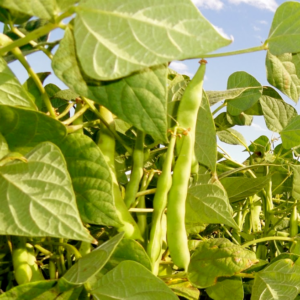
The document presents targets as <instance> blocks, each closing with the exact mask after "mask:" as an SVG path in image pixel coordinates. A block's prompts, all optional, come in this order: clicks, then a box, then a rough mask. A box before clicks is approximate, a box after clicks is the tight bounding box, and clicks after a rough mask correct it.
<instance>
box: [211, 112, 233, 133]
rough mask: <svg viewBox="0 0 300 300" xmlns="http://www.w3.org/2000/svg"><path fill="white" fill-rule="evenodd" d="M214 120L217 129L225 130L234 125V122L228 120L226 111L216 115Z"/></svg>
mask: <svg viewBox="0 0 300 300" xmlns="http://www.w3.org/2000/svg"><path fill="white" fill-rule="evenodd" d="M214 122H215V126H216V130H217V131H223V130H226V129H228V128H230V127H233V126H234V125H233V124H231V123H229V122H228V119H227V113H226V112H222V113H220V114H219V115H218V116H217V117H215V119H214Z"/></svg>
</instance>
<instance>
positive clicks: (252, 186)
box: [221, 177, 270, 202]
mask: <svg viewBox="0 0 300 300" xmlns="http://www.w3.org/2000/svg"><path fill="white" fill-rule="evenodd" d="M269 180H270V178H269V177H258V178H246V177H226V178H223V179H221V183H222V185H223V186H224V188H225V189H226V191H227V195H228V198H229V200H230V202H235V201H239V200H242V199H244V198H246V197H249V196H253V195H254V194H257V193H258V192H259V191H260V190H262V189H263V188H264V187H265V186H266V184H267V183H268V181H269Z"/></svg>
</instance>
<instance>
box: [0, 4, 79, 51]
mask: <svg viewBox="0 0 300 300" xmlns="http://www.w3.org/2000/svg"><path fill="white" fill-rule="evenodd" d="M73 13H74V7H71V8H70V9H69V10H68V11H66V12H65V13H63V14H61V15H60V16H58V17H57V18H56V20H55V22H54V23H48V24H46V25H45V26H43V27H40V28H38V29H36V30H34V31H31V32H30V33H28V34H27V35H26V36H25V37H23V38H21V39H18V40H16V41H13V42H11V43H9V44H7V45H5V46H4V47H1V48H0V56H3V55H5V53H7V52H9V51H11V50H13V49H14V48H17V47H21V46H24V45H26V44H28V43H30V41H33V40H36V39H38V38H39V37H41V36H44V35H46V34H48V33H49V32H50V31H52V30H53V29H55V28H58V27H60V26H61V24H60V22H61V21H62V20H63V19H65V18H67V17H70V16H71V15H72V14H73Z"/></svg>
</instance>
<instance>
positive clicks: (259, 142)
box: [248, 135, 271, 156]
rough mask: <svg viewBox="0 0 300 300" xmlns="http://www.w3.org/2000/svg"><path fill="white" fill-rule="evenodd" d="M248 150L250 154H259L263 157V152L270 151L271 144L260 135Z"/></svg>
mask: <svg viewBox="0 0 300 300" xmlns="http://www.w3.org/2000/svg"><path fill="white" fill-rule="evenodd" d="M248 148H249V150H250V151H251V152H260V153H261V155H262V156H263V155H264V154H265V152H268V151H270V150H271V143H270V140H269V138H268V137H267V136H265V135H261V136H260V137H259V138H257V139H256V140H255V141H253V142H252V143H251V144H250V145H249V147H248Z"/></svg>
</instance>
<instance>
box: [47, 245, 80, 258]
mask: <svg viewBox="0 0 300 300" xmlns="http://www.w3.org/2000/svg"><path fill="white" fill-rule="evenodd" d="M44 244H46V245H47V244H49V245H54V246H63V247H65V248H66V249H67V250H69V251H70V252H72V253H73V254H74V256H75V258H76V259H79V258H81V254H80V252H79V251H78V250H77V249H76V247H74V246H72V245H70V244H67V243H56V242H44Z"/></svg>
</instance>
